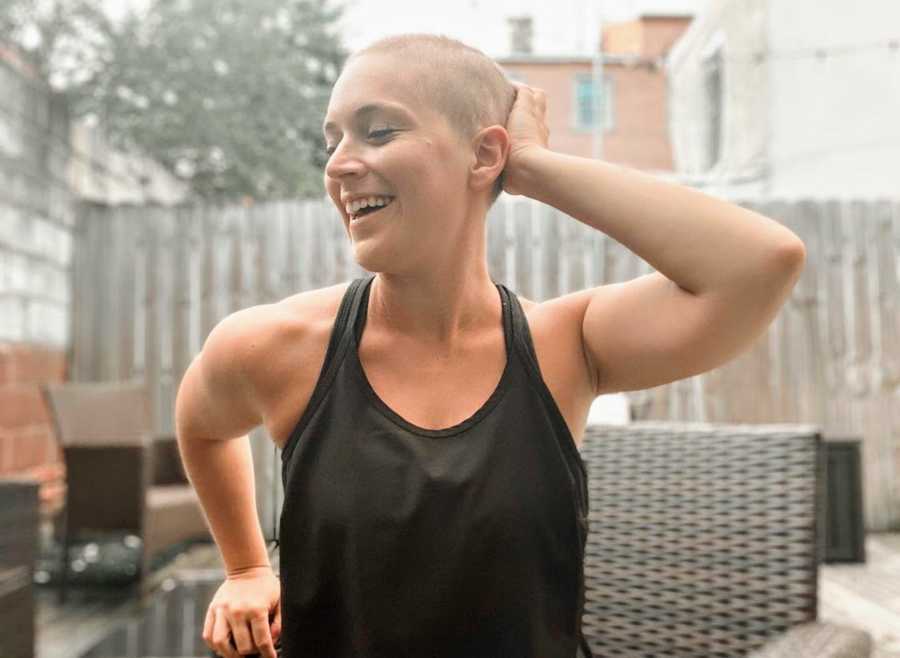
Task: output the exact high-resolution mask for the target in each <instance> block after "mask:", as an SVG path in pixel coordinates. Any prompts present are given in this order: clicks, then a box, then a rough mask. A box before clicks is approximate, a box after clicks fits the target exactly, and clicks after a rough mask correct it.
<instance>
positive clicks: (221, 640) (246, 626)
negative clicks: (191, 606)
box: [203, 567, 281, 658]
mask: <svg viewBox="0 0 900 658" xmlns="http://www.w3.org/2000/svg"><path fill="white" fill-rule="evenodd" d="M270 620H271V626H270ZM280 635H281V583H280V582H279V580H278V576H276V575H275V572H274V571H272V569H271V567H254V568H252V569H248V570H246V571H242V572H241V573H238V574H233V575H230V576H228V577H227V578H226V580H225V582H224V583H222V585H221V586H220V587H219V589H218V590H217V591H216V594H215V596H213V600H212V602H211V603H210V604H209V608H208V609H207V611H206V621H205V622H204V624H203V641H204V642H206V645H207V646H208V647H209V648H210V649H212V650H213V651H215V652H216V653H217V654H219V655H220V656H224V657H225V658H239V656H246V655H249V654H254V653H258V654H259V655H260V656H263V658H277V655H276V653H275V641H276V640H277V639H278V638H279V636H280ZM232 639H233V643H232Z"/></svg>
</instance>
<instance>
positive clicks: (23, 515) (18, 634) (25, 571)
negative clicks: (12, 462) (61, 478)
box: [0, 477, 39, 658]
mask: <svg viewBox="0 0 900 658" xmlns="http://www.w3.org/2000/svg"><path fill="white" fill-rule="evenodd" d="M38 487H39V485H38V483H37V481H35V480H28V479H21V480H20V479H14V478H9V477H5V478H0V622H2V623H0V629H2V632H0V656H3V657H4V658H6V657H7V656H8V657H9V658H32V657H33V656H34V637H35V628H34V612H35V605H34V586H33V579H34V563H35V555H36V552H37V536H38Z"/></svg>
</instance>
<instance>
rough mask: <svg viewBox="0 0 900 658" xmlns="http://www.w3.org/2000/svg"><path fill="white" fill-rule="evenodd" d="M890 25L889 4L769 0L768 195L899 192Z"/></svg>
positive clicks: (898, 86)
mask: <svg viewBox="0 0 900 658" xmlns="http://www.w3.org/2000/svg"><path fill="white" fill-rule="evenodd" d="M898 28H900V2H894V1H892V0H858V1H857V2H853V3H850V4H848V3H846V2H839V1H838V0H791V2H777V1H774V0H772V1H770V9H769V21H768V32H769V43H770V49H771V51H772V54H773V56H774V58H773V60H772V65H771V82H770V83H771V95H770V98H771V112H770V122H771V132H772V136H771V143H770V147H769V153H770V165H771V185H770V189H769V193H770V194H771V195H772V196H774V197H780V198H796V197H806V198H859V197H863V198H871V197H882V196H883V197H894V198H897V197H898V196H900V29H898ZM891 39H893V40H895V42H898V47H897V48H895V49H893V50H891V49H890V48H889V47H888V46H887V42H888V41H890V40H891ZM819 48H821V49H824V50H825V51H826V55H825V57H824V59H823V58H819V57H816V56H815V55H814V54H811V53H810V52H809V51H811V50H815V49H819ZM840 49H846V50H847V52H833V53H829V52H827V51H830V50H835V51H839V50H840ZM804 51H805V52H804Z"/></svg>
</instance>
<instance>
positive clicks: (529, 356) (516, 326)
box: [500, 284, 541, 380]
mask: <svg viewBox="0 0 900 658" xmlns="http://www.w3.org/2000/svg"><path fill="white" fill-rule="evenodd" d="M500 286H501V287H502V288H503V290H504V291H505V292H506V297H507V300H508V301H509V306H510V310H511V311H512V330H513V331H512V333H513V336H512V339H513V344H514V346H515V349H516V351H517V352H518V353H519V355H520V357H521V358H522V361H524V363H525V366H526V367H527V368H528V372H529V374H530V375H531V376H532V377H536V378H537V379H538V380H541V371H540V366H539V365H538V359H537V352H535V349H534V342H533V341H532V340H531V331H530V330H529V328H528V319H527V318H526V317H525V310H524V309H523V308H522V304H521V303H520V302H519V298H518V297H516V295H515V294H514V293H513V292H512V291H510V290H509V289H508V288H507V287H506V286H504V285H503V284H500Z"/></svg>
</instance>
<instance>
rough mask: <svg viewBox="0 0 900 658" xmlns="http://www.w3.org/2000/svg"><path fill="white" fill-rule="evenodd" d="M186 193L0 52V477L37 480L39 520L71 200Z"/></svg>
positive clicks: (173, 199)
mask: <svg viewBox="0 0 900 658" xmlns="http://www.w3.org/2000/svg"><path fill="white" fill-rule="evenodd" d="M187 193H188V190H187V188H186V186H185V185H184V184H183V183H181V182H180V181H177V180H175V179H174V178H173V177H171V176H170V175H168V174H167V173H166V172H165V171H164V170H163V169H162V167H160V166H159V165H158V164H157V163H154V162H152V161H150V160H149V159H147V158H144V157H141V156H139V155H131V154H123V153H120V152H117V151H114V150H112V149H111V148H109V147H108V145H107V144H106V141H105V139H104V138H103V135H102V131H101V129H100V128H99V127H97V126H92V125H88V124H87V122H84V121H71V120H70V117H69V112H68V109H67V106H66V103H65V100H64V99H63V98H62V97H61V96H60V95H58V94H54V93H53V92H52V91H51V90H50V89H49V87H48V86H47V85H46V84H44V83H43V82H41V81H40V80H39V79H38V78H37V77H36V75H35V73H34V71H32V70H31V69H30V68H29V67H28V66H27V65H26V64H25V63H24V62H23V61H22V60H21V59H20V58H19V57H18V56H17V54H16V52H15V51H14V50H13V49H10V48H7V47H4V46H3V44H0V477H2V476H3V475H10V474H16V475H31V476H33V477H35V478H37V479H38V480H40V482H41V490H40V496H41V501H42V506H41V508H42V512H43V514H44V515H45V516H46V515H51V514H53V513H55V511H56V510H58V509H59V508H60V507H61V506H62V501H63V495H64V491H65V486H64V467H63V464H62V458H61V455H60V454H59V450H58V446H57V445H56V438H55V432H54V431H53V426H52V423H51V420H50V417H49V415H48V411H47V409H46V408H45V405H44V402H43V400H42V398H41V394H40V384H41V383H44V382H60V381H64V380H65V379H66V378H67V368H66V363H67V350H68V346H69V343H70V333H71V330H70V323H71V297H72V291H71V263H72V248H73V241H74V240H73V236H74V234H75V231H76V230H77V228H76V224H77V218H76V216H75V203H76V200H79V199H86V200H90V201H93V202H95V203H105V204H108V205H116V204H120V203H130V204H141V203H146V202H155V203H160V204H164V205H171V204H175V203H178V202H180V201H182V200H184V199H185V197H186V195H187Z"/></svg>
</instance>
